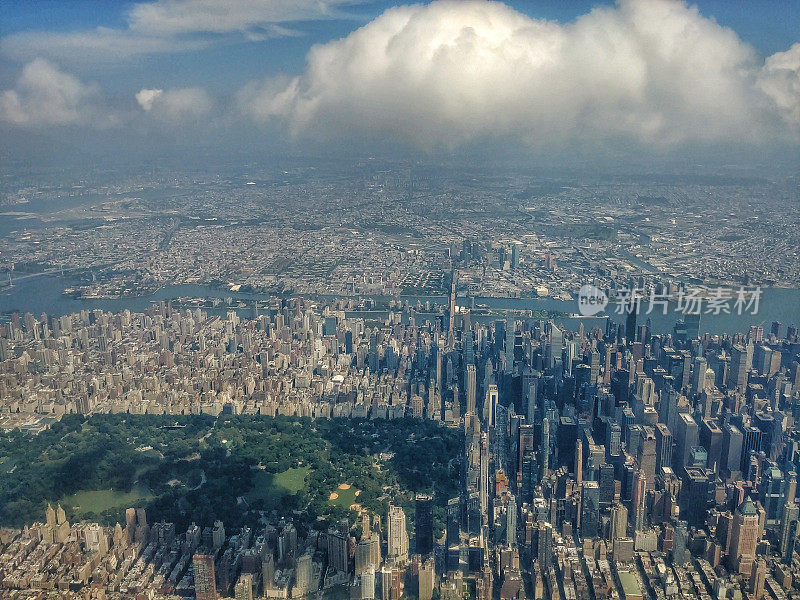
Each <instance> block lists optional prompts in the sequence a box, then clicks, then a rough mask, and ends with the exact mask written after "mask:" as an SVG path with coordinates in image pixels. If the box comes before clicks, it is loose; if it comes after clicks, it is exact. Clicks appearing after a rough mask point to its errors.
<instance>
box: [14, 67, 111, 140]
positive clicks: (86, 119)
mask: <svg viewBox="0 0 800 600" xmlns="http://www.w3.org/2000/svg"><path fill="white" fill-rule="evenodd" d="M114 121H115V118H114V117H113V116H112V115H111V114H110V113H109V112H108V111H106V110H105V109H104V108H103V107H102V105H101V103H100V89H99V87H98V86H97V84H95V83H84V82H83V81H81V80H79V79H78V78H77V77H75V76H73V75H71V74H69V73H65V72H64V71H62V70H60V69H59V68H58V67H57V66H56V65H54V64H52V63H51V62H49V61H47V60H45V59H43V58H37V59H35V60H33V61H31V62H29V63H28V64H26V65H25V67H24V68H23V69H22V73H21V74H20V76H19V78H18V79H17V82H16V86H15V87H14V88H12V89H9V90H5V91H2V92H0V122H7V123H10V124H12V125H17V126H25V127H44V126H52V125H90V126H101V127H102V126H106V125H110V124H113V122H114Z"/></svg>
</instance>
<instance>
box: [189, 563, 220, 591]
mask: <svg viewBox="0 0 800 600" xmlns="http://www.w3.org/2000/svg"><path fill="white" fill-rule="evenodd" d="M192 569H193V571H194V594H195V598H196V599H197V600H217V580H216V578H215V576H214V557H213V556H212V555H210V554H195V555H194V557H193V558H192Z"/></svg>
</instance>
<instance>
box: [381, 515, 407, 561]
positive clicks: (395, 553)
mask: <svg viewBox="0 0 800 600" xmlns="http://www.w3.org/2000/svg"><path fill="white" fill-rule="evenodd" d="M386 552H387V556H388V558H390V559H392V560H393V561H395V562H397V563H404V562H407V561H408V531H406V514H405V513H404V512H403V509H402V508H401V507H399V506H393V505H391V504H390V505H389V514H388V516H387V517H386Z"/></svg>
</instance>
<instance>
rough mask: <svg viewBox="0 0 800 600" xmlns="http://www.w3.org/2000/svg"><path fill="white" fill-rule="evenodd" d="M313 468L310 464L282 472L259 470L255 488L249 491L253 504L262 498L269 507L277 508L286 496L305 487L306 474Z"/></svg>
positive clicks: (256, 475) (249, 498) (254, 483)
mask: <svg viewBox="0 0 800 600" xmlns="http://www.w3.org/2000/svg"><path fill="white" fill-rule="evenodd" d="M310 470H311V467H309V466H308V465H306V466H303V467H298V468H296V469H286V470H285V471H282V472H281V473H274V474H273V473H267V472H266V471H259V472H258V473H256V474H255V475H254V476H253V488H252V489H251V490H250V491H249V492H248V493H247V496H246V498H247V501H248V502H250V503H251V504H252V503H253V502H256V501H258V500H262V501H263V502H264V503H265V505H266V506H267V507H268V508H277V507H278V504H279V503H280V501H281V500H282V499H283V498H284V497H285V496H291V495H294V494H296V493H297V492H299V491H300V490H302V489H303V488H305V486H306V475H308V472H309V471H310Z"/></svg>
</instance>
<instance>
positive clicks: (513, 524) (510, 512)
mask: <svg viewBox="0 0 800 600" xmlns="http://www.w3.org/2000/svg"><path fill="white" fill-rule="evenodd" d="M516 543H517V501H516V499H515V498H514V496H513V494H512V495H511V496H509V498H508V504H507V505H506V545H507V546H509V547H511V546H514V545H516Z"/></svg>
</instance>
